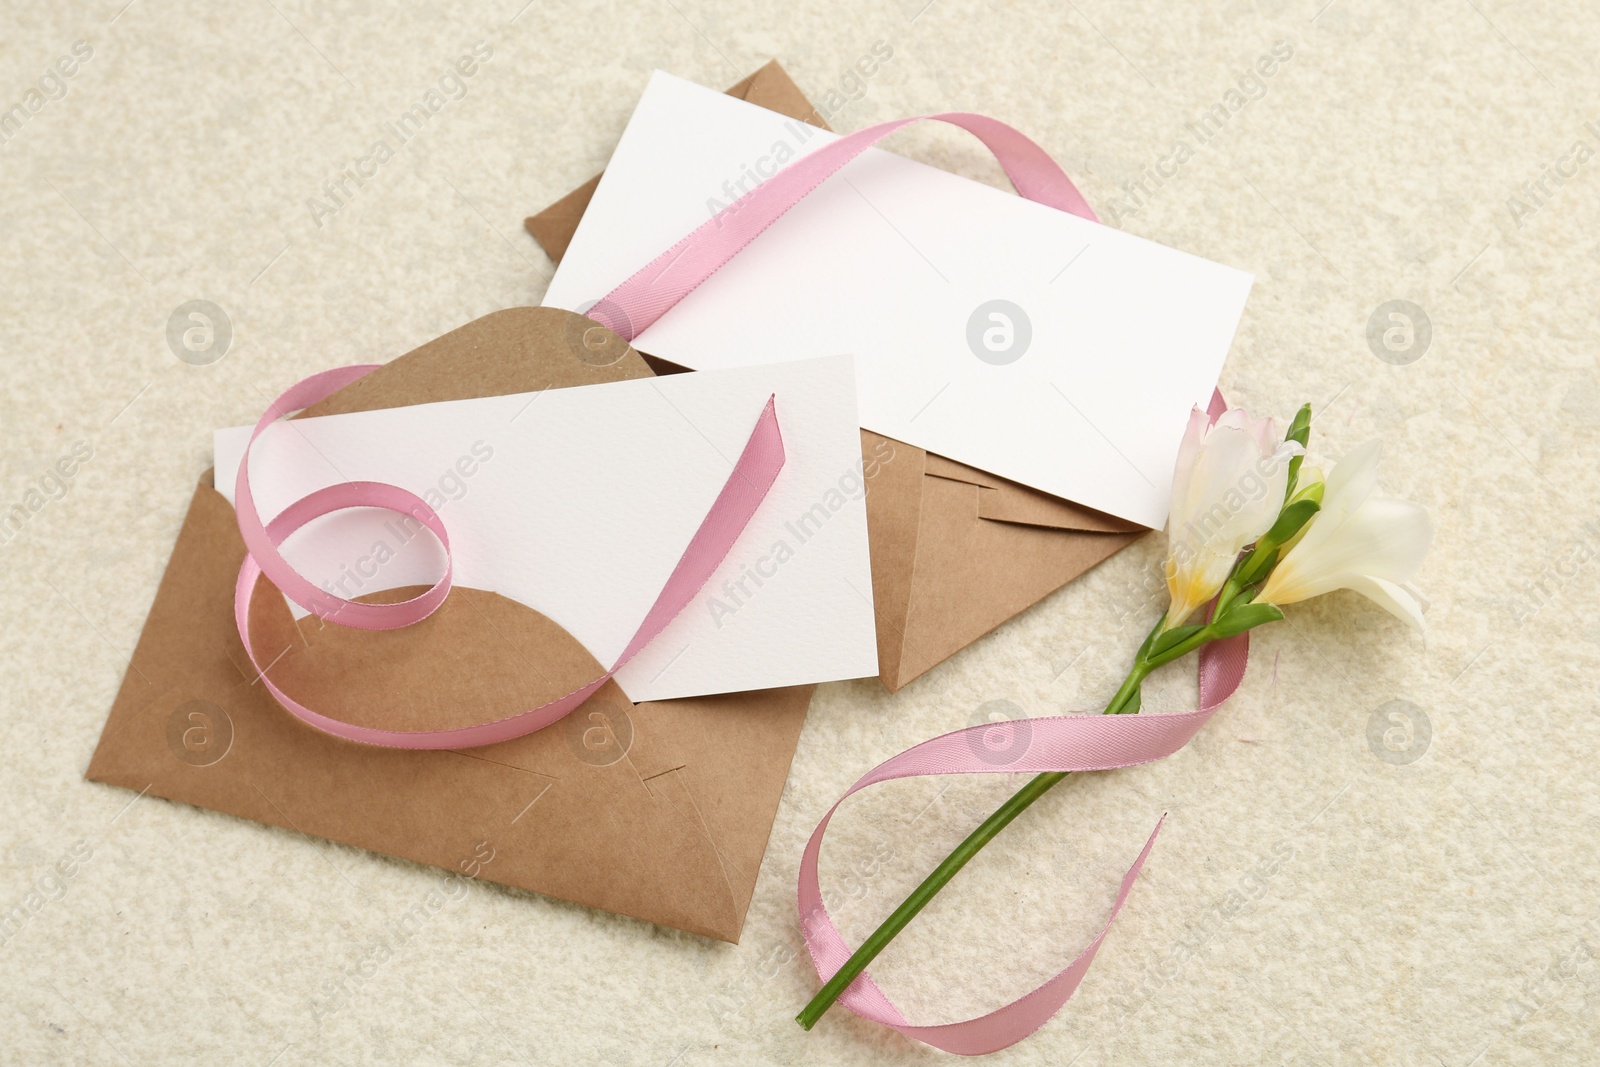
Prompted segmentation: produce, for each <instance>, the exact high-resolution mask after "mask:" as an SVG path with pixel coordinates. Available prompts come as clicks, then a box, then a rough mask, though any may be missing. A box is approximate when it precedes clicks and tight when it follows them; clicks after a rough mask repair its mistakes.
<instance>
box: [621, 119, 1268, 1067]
mask: <svg viewBox="0 0 1600 1067" xmlns="http://www.w3.org/2000/svg"><path fill="white" fill-rule="evenodd" d="M923 118H928V119H937V120H940V121H943V122H949V123H952V124H954V125H956V126H960V127H961V128H963V129H965V130H968V131H970V132H971V133H973V134H975V135H977V136H978V138H979V139H980V140H982V141H983V143H984V144H985V145H987V146H988V148H989V150H990V151H991V152H993V153H994V155H995V157H996V158H997V159H998V160H999V161H1000V164H1001V166H1003V167H1004V168H1005V171H1006V174H1007V175H1008V176H1009V177H1010V179H1011V182H1012V184H1013V185H1015V186H1016V189H1017V192H1018V193H1020V194H1021V195H1022V196H1024V197H1026V198H1028V199H1029V200H1034V201H1037V202H1038V203H1041V204H1045V205H1048V206H1050V207H1054V208H1056V209H1058V210H1061V211H1068V212H1071V213H1072V214H1075V215H1078V216H1081V217H1082V218H1085V219H1088V220H1090V221H1091V222H1098V221H1099V220H1098V219H1097V218H1096V217H1095V214H1094V212H1093V211H1092V210H1091V209H1090V208H1089V205H1088V203H1087V202H1086V201H1085V200H1084V199H1083V196H1082V194H1080V193H1079V192H1078V190H1077V188H1076V187H1074V186H1073V184H1072V182H1071V180H1070V179H1068V178H1067V176H1066V174H1065V173H1064V172H1063V171H1062V170H1061V168H1060V167H1059V166H1057V165H1056V163H1055V161H1054V160H1052V159H1051V158H1050V156H1049V155H1048V154H1047V153H1046V152H1045V151H1044V150H1043V149H1042V148H1040V147H1039V146H1038V145H1037V144H1035V143H1034V142H1033V141H1031V140H1030V139H1029V138H1028V137H1027V136H1025V135H1024V134H1022V133H1020V132H1019V131H1017V130H1015V129H1013V128H1012V127H1010V126H1007V125H1006V124H1005V123H1002V122H997V121H996V120H994V119H991V118H986V117H984V116H982V115H973V114H968V113H964V112H951V113H946V114H940V115H927V116H922V117H920V118H909V119H899V120H897V121H893V122H885V123H882V124H880V125H877V126H870V127H868V128H867V129H864V130H860V131H857V132H856V133H853V134H849V135H848V136H845V137H842V138H840V139H839V140H837V141H835V142H833V143H832V144H828V145H823V146H822V147H820V148H818V149H816V150H815V151H813V152H811V153H809V154H807V155H805V156H802V157H801V158H799V159H797V160H795V161H794V162H793V163H791V164H789V165H788V166H787V167H785V168H784V169H783V170H781V171H779V172H778V173H777V174H775V175H774V176H773V177H772V178H770V179H768V180H767V181H766V182H764V183H763V184H761V185H759V186H757V187H756V188H755V189H753V190H751V191H750V192H749V193H747V194H745V196H743V197H741V198H740V199H739V200H737V201H735V202H734V203H733V204H732V205H730V206H729V207H728V208H727V209H726V210H725V211H724V212H722V213H720V214H719V215H718V216H717V217H715V218H712V219H711V220H709V221H707V222H705V223H702V224H701V225H700V226H699V227H697V228H696V229H695V230H694V231H693V232H692V233H690V234H689V235H688V236H687V237H685V238H684V239H683V240H681V241H679V242H678V243H677V244H675V245H673V246H672V247H671V248H670V249H668V250H667V251H665V252H663V253H662V254H661V255H659V256H657V257H656V258H655V259H654V260H652V261H651V262H650V263H648V264H647V265H646V266H644V267H643V268H642V269H640V270H639V271H638V272H637V273H635V274H634V275H632V276H631V277H629V278H628V279H627V280H626V281H624V282H623V283H622V284H621V285H619V286H617V287H616V288H615V289H613V290H612V291H611V292H610V293H609V294H607V295H606V296H605V297H604V298H603V299H602V300H600V301H599V302H598V303H596V304H595V306H594V307H593V308H591V309H590V310H589V315H590V317H591V318H594V319H596V320H597V321H599V322H602V323H604V324H606V325H607V326H609V327H610V328H611V329H612V330H613V331H615V332H616V333H618V334H621V335H622V336H623V337H626V338H628V339H629V340H632V339H633V338H635V337H636V336H638V335H639V334H640V333H642V332H644V331H645V330H646V329H648V328H649V326H650V325H651V324H652V323H654V322H655V321H656V320H657V319H658V318H660V317H661V316H662V315H663V314H664V313H665V312H666V311H668V310H669V309H670V308H672V306H673V305H675V304H676V303H677V302H678V301H679V300H682V299H683V298H684V297H685V296H687V295H688V294H689V293H690V292H693V291H694V289H695V288H696V287H697V286H699V285H700V283H702V282H703V281H705V280H706V279H707V278H709V277H710V276H711V275H712V274H714V273H715V272H716V271H717V270H718V269H719V268H721V267H722V266H723V265H724V264H726V263H727V262H728V261H729V260H731V259H732V258H733V257H734V256H736V255H737V254H738V253H739V252H740V251H741V250H742V249H744V248H745V247H746V246H747V245H749V244H750V242H751V241H753V240H755V239H756V238H757V237H758V236H760V234H761V233H762V232H763V231H764V230H765V229H766V228H767V227H768V226H770V225H772V223H774V222H775V221H777V220H778V219H779V218H781V217H782V216H783V214H784V213H785V212H787V211H788V210H789V209H790V208H792V207H793V206H794V205H795V204H796V203H798V202H799V201H800V200H801V199H803V198H804V197H805V196H806V195H807V194H809V193H810V192H811V191H812V190H814V189H815V188H816V187H817V186H819V185H821V184H822V182H824V181H825V180H827V178H828V177H829V176H831V175H833V174H834V173H836V172H837V171H838V170H839V169H840V168H841V167H843V166H844V165H845V164H846V163H848V162H850V160H852V159H854V158H855V157H856V156H858V155H860V154H861V153H862V152H864V151H866V150H867V148H868V147H870V146H871V145H872V144H874V143H875V142H877V141H879V140H881V139H882V138H884V137H886V136H888V135H889V134H891V133H893V132H894V131H896V130H898V129H900V128H901V127H903V126H907V125H909V124H911V123H913V122H919V121H922V119H923ZM1224 408H1225V404H1224V403H1223V401H1222V396H1221V394H1220V393H1218V394H1216V395H1214V396H1213V398H1212V402H1211V411H1210V415H1211V418H1212V420H1213V421H1215V419H1216V418H1217V416H1218V415H1220V414H1221V412H1222V410H1223V409H1224ZM1248 648H1249V636H1248V635H1246V634H1242V635H1240V636H1238V637H1235V638H1231V639H1229V640H1226V641H1221V642H1217V643H1215V644H1212V645H1209V646H1207V647H1206V648H1204V649H1203V650H1202V651H1201V653H1200V666H1199V670H1200V697H1201V699H1200V705H1201V706H1200V708H1199V709H1198V710H1197V711H1193V712H1188V713H1185V714H1176V715H1114V716H1102V715H1084V716H1062V717H1051V718H1041V719H1028V720H1020V721H1018V722H1017V723H1012V724H1003V725H1002V726H1000V727H996V726H993V725H982V726H975V727H971V728H969V729H966V730H958V731H956V732H954V733H950V734H945V735H944V736H942V737H936V738H934V739H933V740H931V741H926V742H924V743H922V744H920V745H918V746H916V747H915V748H912V749H909V750H907V751H905V752H902V753H901V754H900V755H898V756H895V757H894V758H892V759H890V760H887V761H886V762H884V763H882V764H879V765H878V766H877V767H875V768H873V769H872V770H871V771H869V772H868V773H867V774H866V775H864V776H863V777H862V778H861V779H860V780H859V781H857V782H856V784H855V785H853V786H851V787H850V789H849V791H848V792H846V793H845V794H844V796H843V797H840V798H839V800H838V802H836V803H835V804H834V806H833V807H832V808H829V809H828V812H827V814H826V815H824V816H823V817H822V821H821V822H820V823H818V824H817V828H816V830H815V831H814V832H813V833H812V835H811V840H810V841H809V842H808V843H807V845H806V849H805V853H804V855H803V856H802V858H801V862H800V878H799V908H800V923H801V932H802V936H804V938H805V942H806V947H807V949H808V950H809V951H810V953H811V959H812V962H813V963H814V964H815V966H816V969H817V975H818V977H819V978H821V979H822V980H823V981H827V980H828V979H829V978H831V977H832V976H833V975H834V973H835V972H836V971H838V969H839V968H840V967H842V966H843V965H844V963H845V962H846V961H847V960H848V959H849V958H850V955H851V952H852V949H851V948H850V946H849V945H847V944H846V943H845V941H844V938H843V936H841V935H840V933H839V931H838V929H837V928H836V927H835V926H834V925H833V920H832V919H831V918H830V917H829V915H828V909H827V907H826V905H825V904H824V903H823V900H822V890H821V887H820V885H819V884H818V879H817V855H818V853H819V851H820V850H821V847H822V836H823V834H824V833H825V832H826V830H827V828H828V823H829V821H830V820H831V819H832V818H833V814H834V812H835V811H837V810H838V808H839V804H842V803H843V802H844V800H845V799H846V798H848V797H849V796H850V795H851V794H853V793H855V792H857V791H858V790H861V789H865V788H866V787H867V786H870V785H876V784H877V783H879V782H885V781H890V780H892V779H895V778H908V777H916V776H920V775H929V774H993V773H995V772H996V771H997V770H1004V771H1005V772H1009V773H1016V772H1035V773H1036V772H1043V771H1099V770H1110V769H1113V768H1117V767H1131V766H1134V765H1136V764H1140V763H1148V762H1150V761H1151V760H1157V759H1161V758H1163V757H1165V756H1169V755H1171V754H1172V753H1174V752H1176V751H1177V750H1178V749H1180V748H1182V747H1183V746H1184V745H1185V744H1187V743H1188V741H1189V739H1190V738H1191V737H1193V736H1194V735H1195V733H1196V731H1198V730H1199V729H1200V727H1202V726H1204V725H1205V723H1206V721H1207V720H1209V719H1210V718H1211V715H1212V714H1213V713H1214V712H1215V711H1216V709H1217V708H1218V706H1220V705H1221V704H1222V702H1223V701H1225V700H1227V698H1228V697H1229V696H1230V695H1232V693H1233V691H1234V690H1235V689H1237V688H1238V686H1239V681H1240V679H1241V678H1243V676H1244V671H1245V664H1246V661H1247V659H1248V655H1247V652H1248ZM997 728H998V729H1011V730H1013V731H1020V730H1023V729H1026V730H1028V731H1030V733H1029V734H1028V738H1027V742H1026V743H1027V751H1026V752H1024V753H1023V755H1022V756H1021V757H1020V758H1019V759H1017V760H1016V761H1015V762H1012V763H1010V764H1008V765H1007V766H1005V767H1004V768H997V767H996V766H995V765H994V764H993V763H992V762H989V761H987V760H984V759H981V758H980V757H979V756H977V755H976V752H977V751H978V750H979V746H981V744H982V738H983V736H985V735H988V734H990V733H991V732H992V731H994V730H996V729H997ZM1164 820H1165V817H1164V816H1163V821H1164ZM1160 832H1161V823H1160V822H1158V823H1157V824H1156V828H1155V830H1154V831H1152V832H1151V834H1150V837H1149V839H1148V840H1147V841H1146V842H1145V845H1144V848H1143V849H1142V850H1141V851H1140V853H1139V856H1138V858H1137V859H1136V860H1134V863H1133V866H1132V867H1130V868H1129V869H1128V873H1127V874H1126V875H1124V876H1123V879H1122V887H1121V889H1120V891H1119V892H1118V894H1117V899H1116V903H1115V904H1114V905H1113V906H1112V909H1111V914H1110V915H1109V916H1108V917H1107V919H1106V922H1105V925H1104V926H1103V927H1102V928H1101V930H1100V932H1099V934H1098V935H1096V937H1095V938H1094V940H1093V941H1092V942H1090V944H1089V947H1088V948H1086V949H1084V950H1083V952H1082V953H1080V954H1079V955H1078V957H1077V958H1076V959H1074V960H1073V961H1072V962H1071V963H1070V964H1068V965H1067V967H1066V968H1065V969H1064V970H1062V971H1061V972H1060V973H1059V974H1057V975H1056V976H1055V977H1054V978H1052V979H1050V980H1049V981H1048V982H1045V983H1044V984H1043V985H1041V986H1040V987H1038V988H1037V989H1035V990H1034V991H1033V992H1031V993H1028V994H1026V995H1025V996H1023V997H1020V998H1018V999H1017V1000H1014V1001H1012V1002H1011V1003H1009V1004H1007V1005H1005V1006H1004V1007H1002V1008H998V1009H996V1010H995V1011H992V1012H990V1013H989V1014H987V1015H983V1016H980V1017H978V1018H975V1019H968V1020H965V1021H963V1022H956V1023H945V1024H941V1025H932V1026H918V1025H913V1024H912V1023H910V1022H908V1021H907V1020H906V1018H905V1016H904V1015H902V1014H901V1012H900V1011H899V1009H898V1008H896V1007H895V1006H894V1004H892V1003H891V1002H890V1001H889V998H888V997H887V996H885V995H884V993H883V991H882V990H881V989H880V988H879V987H878V986H877V985H876V984H875V983H874V982H873V981H872V979H871V977H870V976H869V975H868V974H867V973H866V972H862V974H861V976H860V977H858V978H857V979H856V980H855V981H854V982H852V983H851V984H850V986H849V987H848V988H847V989H846V990H845V992H844V993H843V994H842V995H841V996H840V998H839V1000H838V1003H839V1004H841V1005H843V1006H844V1007H846V1008H848V1009H849V1010H850V1011H853V1012H855V1013H856V1014H857V1015H859V1016H861V1017H862V1018H865V1019H871V1020H872V1021H873V1022H878V1023H882V1024H883V1025H885V1026H888V1027H891V1028H893V1029H895V1030H898V1031H899V1032H900V1033H902V1034H904V1035H906V1036H907V1037H911V1038H915V1039H916V1040H918V1041H922V1042H925V1043H927V1044H929V1045H932V1046H934V1047H935V1048H939V1049H943V1050H945V1051H946V1052H955V1053H960V1054H963V1055H979V1054H982V1053H987V1052H994V1051H997V1050H999V1049H1003V1048H1006V1047H1008V1046H1010V1045H1013V1044H1015V1043H1016V1042H1018V1041H1020V1040H1022V1039H1023V1038H1024V1037H1027V1036H1028V1035H1029V1034H1031V1033H1033V1032H1034V1031H1035V1030H1037V1029H1038V1028H1039V1027H1040V1026H1043V1025H1044V1023H1045V1022H1046V1021H1047V1020H1049V1019H1050V1017H1051V1016H1053V1015H1054V1014H1055V1013H1056V1012H1057V1011H1059V1010H1060V1009H1061V1006H1062V1005H1063V1004H1065V1003H1066V1002H1067V999H1068V998H1070V997H1071V996H1072V994H1073V992H1074V991H1075V990H1076V989H1077V988H1078V983H1079V982H1081V981H1082V980H1083V976H1084V974H1085V973H1086V972H1087V971H1088V969H1089V964H1090V963H1091V962H1092V961H1093V960H1094V956H1095V953H1096V952H1097V951H1098V950H1099V948H1100V945H1101V943H1102V942H1103V941H1104V940H1105V936H1106V933H1107V931H1109V930H1110V928H1111V923H1112V922H1113V921H1114V920H1115V919H1116V917H1117V914H1118V913H1119V912H1120V911H1121V910H1122V906H1123V904H1124V903H1126V902H1127V899H1128V894H1129V893H1130V892H1131V891H1132V889H1133V883H1134V881H1135V880H1136V879H1137V878H1138V875H1139V871H1140V870H1141V869H1142V868H1143V867H1144V862H1145V859H1146V858H1147V857H1148V856H1149V855H1150V849H1151V847H1152V846H1153V845H1154V844H1155V840H1156V836H1157V835H1158V834H1159V833H1160Z"/></svg>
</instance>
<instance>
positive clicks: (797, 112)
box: [522, 59, 828, 263]
mask: <svg viewBox="0 0 1600 1067" xmlns="http://www.w3.org/2000/svg"><path fill="white" fill-rule="evenodd" d="M728 95H729V96H735V97H738V98H739V99H741V100H748V101H749V102H750V103H752V104H759V105H760V106H761V107H764V108H766V109H767V110H768V111H776V112H778V113H779V114H781V115H787V116H789V117H790V118H792V119H799V120H800V121H801V122H805V123H809V124H810V125H812V126H816V127H819V128H821V129H824V130H826V129H827V128H828V124H827V123H826V122H824V121H822V116H821V115H819V114H818V113H817V109H816V108H814V107H812V106H811V101H809V100H807V99H806V95H805V94H804V93H802V92H801V91H800V87H799V86H798V85H796V84H795V83H794V80H793V79H791V78H790V77H789V75H788V72H786V71H785V70H784V69H783V67H781V66H780V65H779V64H778V61H777V60H776V59H774V60H771V61H769V62H768V63H767V65H766V66H764V67H762V68H761V69H760V70H758V71H756V72H755V73H754V74H752V75H750V76H749V77H747V78H745V79H743V80H741V81H740V82H738V83H737V84H736V85H732V86H730V87H729V88H728ZM599 185H600V175H599V174H596V175H595V176H594V177H593V178H590V179H589V180H588V181H586V182H584V183H583V184H582V185H580V186H578V187H577V188H576V189H574V190H572V192H570V193H568V194H567V195H566V196H563V197H562V198H561V199H560V200H557V201H556V202H555V203H553V204H551V205H550V206H549V207H547V208H545V209H544V210H543V211H541V212H539V213H538V214H537V215H533V216H530V217H529V218H527V219H524V220H523V223H522V225H523V226H524V227H526V228H527V231H528V233H529V234H530V235H532V237H533V239H534V240H535V241H538V242H539V247H541V248H543V249H544V251H545V255H547V256H549V257H550V259H551V260H552V261H553V262H556V263H559V262H561V257H562V256H564V255H566V254H567V246H568V245H570V244H571V243H572V235H573V234H575V233H577V232H578V220H579V219H581V218H583V213H584V211H585V210H587V209H588V207H589V201H590V200H592V199H594V191H595V189H597V188H598V187H599Z"/></svg>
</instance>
